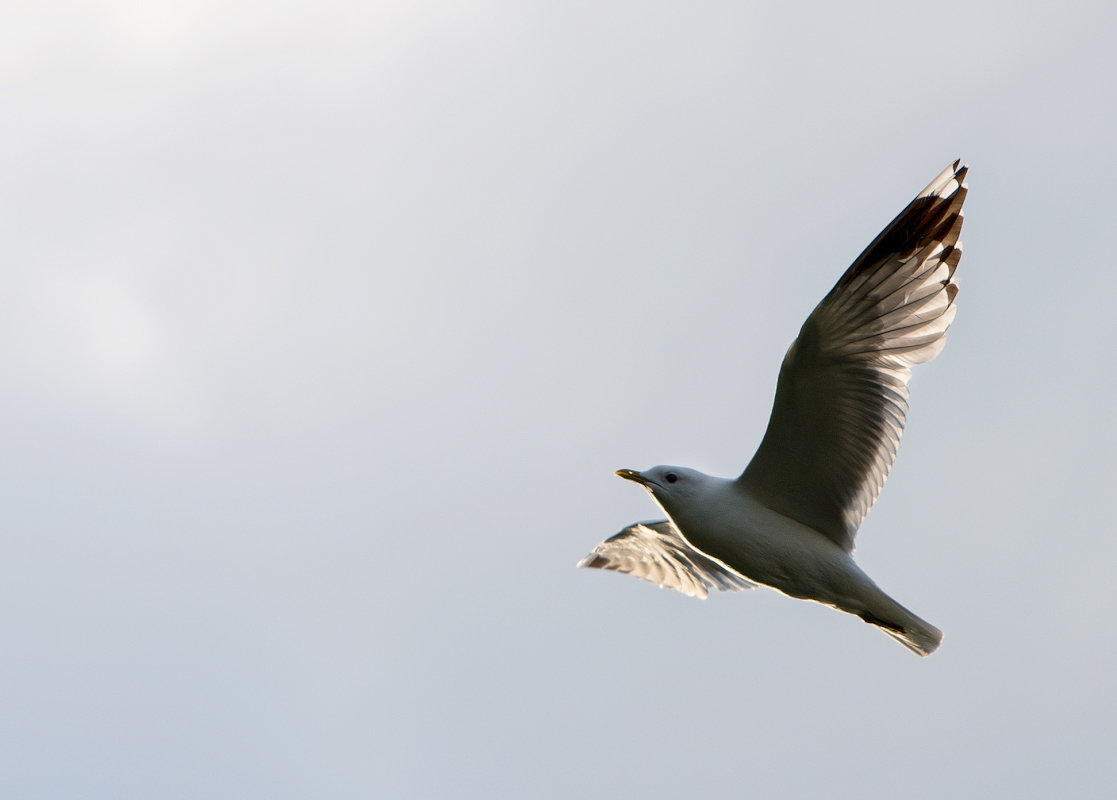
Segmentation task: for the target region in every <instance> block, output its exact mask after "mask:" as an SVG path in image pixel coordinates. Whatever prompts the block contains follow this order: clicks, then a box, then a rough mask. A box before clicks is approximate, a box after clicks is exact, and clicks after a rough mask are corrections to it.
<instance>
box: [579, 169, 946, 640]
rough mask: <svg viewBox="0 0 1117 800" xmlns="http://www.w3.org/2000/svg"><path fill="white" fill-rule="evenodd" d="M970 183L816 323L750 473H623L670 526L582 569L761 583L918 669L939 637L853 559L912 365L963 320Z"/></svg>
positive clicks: (659, 578)
mask: <svg viewBox="0 0 1117 800" xmlns="http://www.w3.org/2000/svg"><path fill="white" fill-rule="evenodd" d="M966 171H967V167H965V166H962V164H961V162H960V161H955V162H954V163H953V164H951V165H950V166H949V167H947V168H946V169H945V170H943V171H942V172H941V173H940V174H939V175H938V177H936V178H935V179H934V180H933V181H931V183H930V185H928V186H927V188H926V189H924V190H923V191H922V192H920V193H919V195H918V196H917V197H916V198H915V199H914V200H912V201H911V203H909V204H908V206H907V208H905V209H904V210H903V211H901V212H900V214H899V216H897V217H896V219H894V220H892V222H891V224H889V225H888V227H886V228H885V229H884V230H883V231H881V233H880V235H878V236H877V238H876V239H874V240H873V242H872V244H870V245H869V246H868V247H867V248H865V251H864V252H863V253H861V255H860V256H858V257H857V259H856V260H855V261H854V262H853V264H852V266H850V268H849V269H847V270H846V271H845V274H844V275H842V277H841V278H840V279H839V280H838V283H837V284H836V285H835V286H834V288H833V289H831V290H830V293H829V294H827V295H826V297H824V298H823V299H822V302H821V303H819V304H818V306H817V307H816V308H815V309H814V311H812V312H811V314H810V316H809V317H807V321H806V322H805V323H803V327H802V328H801V329H800V331H799V336H798V338H797V339H796V340H795V341H794V342H793V343H792V345H791V347H790V349H788V351H787V355H785V356H784V359H783V364H782V365H781V367H780V375H779V380H778V382H777V384H776V399H775V402H774V404H773V407H772V416H771V418H770V419H769V421H768V430H767V431H766V432H765V434H764V439H763V440H762V441H761V443H760V447H759V449H758V450H757V451H756V455H754V456H753V458H752V461H751V462H750V463H749V465H748V466H747V467H746V468H745V471H744V472H743V473H741V475H740V476H739V477H737V478H715V477H712V476H710V475H704V474H702V473H701V472H698V471H697V470H693V469H688V468H686V467H671V466H659V467H653V468H652V469H649V470H644V471H643V472H639V471H637V470H632V469H622V470H618V471H617V473H616V474H617V475H619V476H620V477H622V478H626V479H628V480H630V481H634V482H636V483H638V484H640V485H642V486H643V487H644V488H645V489H646V490H647V491H648V493H649V494H651V496H652V498H653V499H654V500H655V502H656V503H657V504H658V505H659V507H660V508H661V509H663V512H664V513H665V514H666V515H667V519H665V520H660V521H656V522H639V523H636V524H634V525H630V526H629V527H627V528H625V529H624V530H622V531H621V532H620V533H618V534H616V535H615V536H612V537H610V538H609V539H606V540H605V541H604V542H602V543H601V544H599V545H598V546H597V547H596V548H594V550H593V552H592V553H590V554H589V555H588V556H586V557H585V558H584V559H582V561H580V562H579V563H578V566H580V567H596V568H600V569H610V570H616V571H617V572H625V573H628V574H630V575H634V576H636V577H637V578H642V579H643V580H646V581H650V582H652V583H655V584H658V585H659V586H662V587H664V588H668V589H676V590H678V591H680V592H682V593H684V594H687V595H690V596H692V597H705V596H706V594H707V591H708V590H709V589H714V588H716V589H720V590H723V591H738V590H741V589H749V588H752V587H753V586H754V585H757V584H760V585H763V586H768V587H770V588H772V589H775V590H777V591H779V592H782V593H783V594H786V595H789V596H791V597H796V598H799V599H801V600H813V601H815V602H817V603H822V604H824V605H828V606H832V607H834V608H836V609H838V610H840V611H845V612H847V613H849V614H855V615H857V616H858V617H860V618H861V619H863V620H864V621H865V622H868V623H870V624H872V625H876V626H877V627H879V628H880V629H881V630H882V631H884V632H885V633H887V634H888V635H889V636H891V637H892V638H894V639H896V640H897V641H899V642H901V643H902V644H904V645H905V646H906V647H908V648H909V649H911V650H912V651H914V652H916V653H918V654H919V655H921V656H926V655H930V654H931V653H932V652H934V651H935V649H936V648H937V647H938V646H939V643H940V642H941V641H942V632H941V631H940V630H939V629H938V628H936V627H934V626H933V625H931V624H930V623H928V622H926V621H925V620H922V619H920V618H919V617H917V616H916V615H915V614H913V613H912V612H910V611H908V610H907V609H906V608H904V607H903V606H901V605H900V604H899V603H897V602H896V601H895V600H893V599H892V598H891V597H889V596H888V595H887V594H885V593H884V591H882V590H881V589H880V587H878V586H877V585H876V583H874V582H873V581H872V579H871V578H869V576H868V575H866V574H865V573H864V572H863V571H862V570H861V568H860V567H858V566H857V564H856V563H855V562H854V560H853V555H852V554H853V539H854V536H855V535H856V533H857V529H858V527H859V526H860V525H861V521H862V520H863V519H864V518H865V515H866V514H868V513H869V509H870V508H871V507H872V505H873V503H874V502H875V501H876V499H877V495H879V494H880V490H881V487H882V486H884V481H885V479H886V478H887V477H888V472H889V470H890V469H891V468H892V462H893V461H894V460H895V458H896V450H897V448H898V447H899V446H900V436H901V434H902V433H903V431H904V421H905V419H906V417H907V411H908V379H909V378H910V377H911V367H913V366H914V365H916V364H923V363H925V362H927V361H930V360H931V359H933V358H934V357H935V356H937V355H938V354H939V351H941V350H942V348H943V345H945V344H946V329H947V328H948V327H950V323H951V321H952V320H953V319H954V313H955V310H956V306H955V305H954V298H955V297H956V296H957V294H958V284H957V283H955V281H954V271H955V269H956V268H957V267H958V262H959V261H960V260H961V257H962V245H961V242H959V241H958V236H959V234H960V233H961V231H962V203H963V202H964V201H965V199H966V192H967V186H966V184H965V178H966Z"/></svg>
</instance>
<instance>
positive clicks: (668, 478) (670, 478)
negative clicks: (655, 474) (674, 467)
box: [663, 472, 679, 483]
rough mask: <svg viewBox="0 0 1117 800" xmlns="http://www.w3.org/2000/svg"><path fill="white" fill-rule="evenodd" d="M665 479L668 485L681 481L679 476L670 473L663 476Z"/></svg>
mask: <svg viewBox="0 0 1117 800" xmlns="http://www.w3.org/2000/svg"><path fill="white" fill-rule="evenodd" d="M663 479H664V480H665V481H667V482H668V483H674V482H675V481H677V480H678V479H679V476H678V475H676V474H675V473H674V472H668V473H667V474H666V475H664V476H663Z"/></svg>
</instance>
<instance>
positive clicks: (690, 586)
mask: <svg viewBox="0 0 1117 800" xmlns="http://www.w3.org/2000/svg"><path fill="white" fill-rule="evenodd" d="M578 566H579V567H597V568H599V569H612V570H616V571H617V572H624V573H627V574H629V575H633V576H635V577H637V578H640V579H642V580H645V581H649V582H651V583H654V584H656V585H657V586H662V587H663V588H664V589H676V590H678V591H680V592H682V593H683V594H685V595H689V596H691V597H702V598H705V597H706V593H707V590H709V589H721V590H722V591H723V592H736V591H739V590H741V589H751V588H753V586H755V585H756V584H754V583H750V582H749V581H747V580H745V579H744V578H742V577H741V576H740V575H738V574H737V573H735V572H733V571H732V570H729V569H727V568H726V567H723V566H722V565H721V564H719V563H718V562H717V561H714V560H713V559H711V558H707V557H706V556H704V555H702V554H701V553H700V552H698V551H697V550H695V549H694V548H693V547H691V546H690V545H689V544H687V542H686V540H685V539H683V537H682V536H680V535H679V532H678V531H677V530H676V529H675V526H674V525H673V524H671V523H670V522H669V521H667V520H662V521H661V522H637V523H636V524H635V525H629V526H628V527H627V528H625V529H624V530H623V531H621V532H620V533H618V534H617V535H616V536H610V537H609V538H608V539H606V540H605V541H604V542H602V543H601V544H599V545H598V546H597V547H595V548H594V549H593V552H592V553H590V554H589V555H588V556H586V557H585V558H583V559H582V560H581V561H579V562H578Z"/></svg>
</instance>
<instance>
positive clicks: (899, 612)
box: [858, 598, 942, 656]
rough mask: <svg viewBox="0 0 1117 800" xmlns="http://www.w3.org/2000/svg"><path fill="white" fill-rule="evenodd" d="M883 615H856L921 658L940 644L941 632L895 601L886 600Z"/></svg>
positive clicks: (867, 613) (929, 653) (864, 612)
mask: <svg viewBox="0 0 1117 800" xmlns="http://www.w3.org/2000/svg"><path fill="white" fill-rule="evenodd" d="M888 601H889V603H888V604H889V605H890V606H891V607H890V608H888V609H887V611H886V612H885V613H877V614H874V613H871V612H868V611H862V612H861V613H860V614H858V616H859V617H861V619H863V620H865V622H868V623H869V624H870V625H876V626H877V627H878V628H880V629H881V630H882V631H884V632H885V633H887V634H888V635H889V636H891V637H892V638H893V639H895V640H896V641H897V642H899V643H900V644H902V645H903V646H904V647H906V648H908V649H909V650H911V651H912V652H913V653H917V654H919V655H921V656H929V655H931V653H933V652H935V650H937V649H938V647H939V645H940V644H942V631H940V630H939V629H938V628H936V627H935V626H934V625H932V624H931V623H929V622H927V621H926V620H923V619H920V618H919V617H917V616H916V615H915V614H913V613H911V612H910V611H908V610H907V609H906V608H904V607H903V606H902V605H900V604H899V603H897V602H896V601H895V600H892V599H891V598H888Z"/></svg>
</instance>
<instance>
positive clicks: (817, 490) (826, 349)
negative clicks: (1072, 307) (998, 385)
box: [738, 161, 967, 551]
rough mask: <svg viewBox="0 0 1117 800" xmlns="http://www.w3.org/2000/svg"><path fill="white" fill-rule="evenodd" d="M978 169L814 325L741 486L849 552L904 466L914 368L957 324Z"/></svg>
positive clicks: (927, 204)
mask: <svg viewBox="0 0 1117 800" xmlns="http://www.w3.org/2000/svg"><path fill="white" fill-rule="evenodd" d="M966 171H967V168H966V167H964V166H961V163H960V162H958V161H955V162H954V163H953V164H952V165H951V166H949V167H947V168H946V169H945V170H943V171H942V173H941V174H939V176H938V177H937V178H935V179H934V180H933V181H932V182H931V184H930V185H929V186H928V187H927V188H926V189H924V190H923V191H922V192H920V193H919V196H918V197H916V198H915V199H914V200H912V201H911V203H910V204H909V205H908V207H907V208H905V209H904V210H903V211H901V212H900V214H899V216H897V217H896V219H894V220H893V221H892V223H891V224H890V225H889V226H888V227H887V228H885V229H884V230H883V231H882V232H881V233H880V235H879V236H877V238H876V239H875V240H874V241H873V243H872V244H870V245H869V246H868V247H867V248H866V249H865V252H863V253H862V254H861V255H860V256H858V258H857V260H856V261H854V262H853V265H852V266H850V268H849V269H848V270H846V273H845V274H844V275H842V277H841V280H839V281H838V283H837V285H835V286H834V288H833V289H832V290H831V291H830V293H829V294H828V295H826V297H825V298H823V300H822V302H821V303H819V304H818V306H817V307H816V308H815V310H814V311H813V312H811V315H810V316H809V317H807V321H806V322H805V323H803V327H802V329H801V330H800V331H799V338H798V339H796V340H795V342H794V343H793V344H792V345H791V348H790V349H789V350H788V351H787V355H786V356H784V360H783V365H782V366H781V368H780V377H779V382H778V383H777V385H776V400H775V403H774V405H773V407H772V416H771V419H770V420H769V422H768V430H767V432H766V433H765V434H764V439H763V441H761V443H760V448H759V449H758V450H757V451H756V455H755V456H753V459H752V462H751V463H749V465H748V467H747V468H746V469H745V471H744V473H743V474H742V475H741V477H740V478H739V479H738V480H739V481H740V483H741V484H742V485H743V486H744V487H745V488H747V489H748V490H749V491H751V492H752V493H753V495H754V496H756V498H757V499H758V500H760V501H761V502H763V503H764V504H765V505H767V506H768V507H769V508H772V509H773V510H775V511H778V512H779V513H781V514H783V515H784V516H787V517H791V518H792V519H794V520H797V521H799V522H801V523H803V524H804V525H807V526H809V527H811V528H814V529H815V530H817V531H820V532H821V533H823V534H825V535H826V536H828V537H829V538H831V539H833V540H834V541H835V542H837V543H838V544H839V545H840V546H841V547H843V548H845V549H846V550H847V551H850V550H852V549H853V537H854V535H855V534H856V533H857V528H858V526H860V525H861V521H862V520H863V519H864V518H865V515H866V514H867V513H869V509H870V508H872V505H873V503H874V502H875V501H876V499H877V495H879V494H880V490H881V487H882V486H884V481H885V478H887V477H888V472H889V470H891V469H892V462H893V461H894V460H895V458H896V450H897V448H898V447H899V446H900V436H901V434H902V433H903V431H904V421H905V419H906V417H907V411H908V388H907V384H908V379H909V378H910V377H911V369H910V368H911V367H912V366H913V365H915V364H922V363H924V362H926V361H930V360H931V359H932V358H934V357H935V356H936V355H938V354H939V351H940V350H942V348H943V345H945V344H946V329H947V328H948V327H949V326H950V323H951V321H952V320H953V319H954V312H955V306H954V297H955V295H957V294H958V286H957V284H956V283H955V282H954V280H953V276H954V270H955V268H956V267H957V266H958V261H959V260H960V259H961V257H962V245H961V243H960V242H959V241H958V236H959V234H960V233H961V230H962V203H963V202H964V201H965V199H966V191H967V187H966V184H965V183H964V180H965V177H966Z"/></svg>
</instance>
